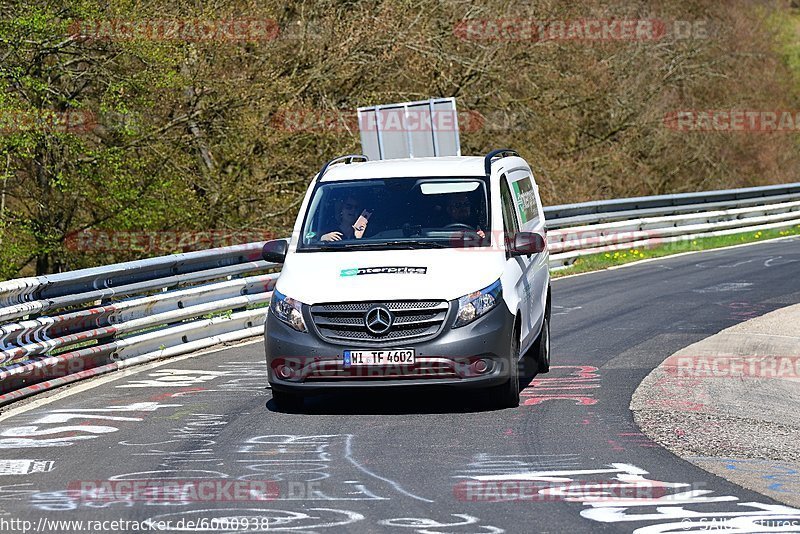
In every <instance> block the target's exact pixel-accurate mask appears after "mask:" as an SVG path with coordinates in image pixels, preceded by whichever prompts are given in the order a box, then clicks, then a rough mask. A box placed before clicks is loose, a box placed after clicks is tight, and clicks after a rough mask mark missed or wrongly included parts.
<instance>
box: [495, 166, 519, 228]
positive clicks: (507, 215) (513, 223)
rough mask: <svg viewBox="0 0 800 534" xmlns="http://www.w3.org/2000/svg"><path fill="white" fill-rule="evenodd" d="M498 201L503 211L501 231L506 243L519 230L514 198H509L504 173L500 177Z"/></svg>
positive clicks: (509, 194)
mask: <svg viewBox="0 0 800 534" xmlns="http://www.w3.org/2000/svg"><path fill="white" fill-rule="evenodd" d="M500 203H501V207H502V211H503V233H504V234H505V239H506V243H508V242H509V241H510V240H513V239H514V236H515V235H516V234H517V232H519V224H517V216H516V213H514V212H515V211H516V210H515V209H514V200H513V199H512V198H511V191H510V190H509V189H508V183H507V182H506V177H505V175H503V176H501V177H500Z"/></svg>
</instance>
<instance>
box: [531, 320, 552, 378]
mask: <svg viewBox="0 0 800 534" xmlns="http://www.w3.org/2000/svg"><path fill="white" fill-rule="evenodd" d="M531 348H532V350H531V353H530V355H531V356H532V357H533V359H534V361H536V367H537V370H538V372H539V373H542V374H544V373H549V372H550V318H549V317H545V318H544V321H543V322H542V331H541V333H540V334H539V337H538V338H536V341H535V342H534V344H533V347H531Z"/></svg>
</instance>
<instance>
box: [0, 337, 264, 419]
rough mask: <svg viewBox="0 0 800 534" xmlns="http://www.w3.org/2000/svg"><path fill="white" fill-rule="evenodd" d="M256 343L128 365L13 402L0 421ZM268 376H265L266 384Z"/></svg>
mask: <svg viewBox="0 0 800 534" xmlns="http://www.w3.org/2000/svg"><path fill="white" fill-rule="evenodd" d="M256 343H263V340H262V339H261V338H260V337H259V338H258V339H254V340H252V341H247V342H245V343H237V344H236V345H231V346H229V347H220V348H216V349H212V350H207V351H203V352H194V353H192V354H184V355H183V356H176V357H174V358H166V359H164V360H160V361H157V362H151V363H146V364H143V365H141V366H138V365H135V366H132V367H127V368H125V369H122V370H120V371H113V372H111V373H109V374H107V375H103V376H100V377H97V378H92V379H90V380H86V381H82V382H78V383H77V384H76V385H73V386H72V387H70V388H68V389H64V390H61V391H58V390H56V393H54V394H53V395H50V396H47V397H43V398H41V399H35V400H33V401H31V402H28V403H26V404H25V405H23V406H14V405H13V404H12V405H11V407H10V408H9V409H8V411H7V412H5V413H2V414H0V421H5V420H6V419H9V418H11V417H15V416H17V415H20V414H23V413H25V412H29V411H31V410H34V409H36V408H40V407H42V406H46V405H48V404H50V403H52V402H55V401H57V400H61V399H64V398H66V397H70V396H72V395H75V394H77V393H82V392H84V391H87V390H89V389H93V388H96V387H97V386H101V385H103V384H107V383H109V382H113V381H115V380H119V379H121V378H126V377H129V376H132V375H136V374H139V373H142V372H145V371H149V370H150V369H155V368H157V367H161V366H164V365H170V364H173V363H176V362H180V361H182V360H189V359H191V358H199V357H200V356H205V355H207V354H213V353H215V352H222V351H224V350H228V349H232V348H238V347H245V346H247V345H254V344H256ZM266 383H267V377H266V376H264V386H266Z"/></svg>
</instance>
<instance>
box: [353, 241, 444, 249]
mask: <svg viewBox="0 0 800 534" xmlns="http://www.w3.org/2000/svg"><path fill="white" fill-rule="evenodd" d="M387 247H388V248H399V247H405V248H431V247H433V248H447V245H445V244H444V243H440V242H438V241H424V240H420V239H402V240H395V241H379V242H373V243H347V244H346V245H344V246H343V247H342V248H345V249H357V248H359V249H364V248H387Z"/></svg>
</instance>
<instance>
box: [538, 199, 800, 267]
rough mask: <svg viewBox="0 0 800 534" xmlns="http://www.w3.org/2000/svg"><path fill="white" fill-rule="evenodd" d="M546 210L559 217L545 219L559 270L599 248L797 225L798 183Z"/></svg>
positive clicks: (641, 245)
mask: <svg viewBox="0 0 800 534" xmlns="http://www.w3.org/2000/svg"><path fill="white" fill-rule="evenodd" d="M592 204H594V205H592ZM615 210H617V211H615ZM548 212H549V213H550V214H551V216H553V215H561V216H562V217H560V218H555V219H550V218H547V226H548V228H549V229H550V231H549V232H548V235H547V242H548V248H549V249H550V267H551V268H561V267H567V266H569V265H571V264H572V263H573V262H574V261H575V260H576V259H577V258H579V257H581V256H589V255H593V254H599V253H602V252H610V251H619V250H629V249H636V248H649V247H654V246H659V245H669V244H671V243H676V242H680V241H686V240H692V239H697V238H703V237H718V236H724V235H732V234H736V233H742V232H748V231H758V230H769V229H779V228H788V227H792V226H795V225H798V224H800V183H795V184H786V185H779V186H767V187H751V188H747V189H733V190H724V191H708V192H704V193H687V194H684V195H665V196H657V197H641V198H632V199H617V200H609V201H602V202H596V203H582V204H571V205H567V206H553V207H551V208H546V209H545V213H546V214H547V213H548ZM546 217H547V215H546Z"/></svg>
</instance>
